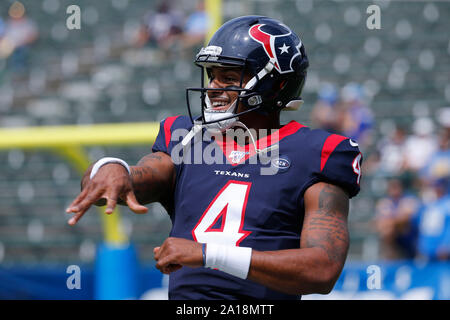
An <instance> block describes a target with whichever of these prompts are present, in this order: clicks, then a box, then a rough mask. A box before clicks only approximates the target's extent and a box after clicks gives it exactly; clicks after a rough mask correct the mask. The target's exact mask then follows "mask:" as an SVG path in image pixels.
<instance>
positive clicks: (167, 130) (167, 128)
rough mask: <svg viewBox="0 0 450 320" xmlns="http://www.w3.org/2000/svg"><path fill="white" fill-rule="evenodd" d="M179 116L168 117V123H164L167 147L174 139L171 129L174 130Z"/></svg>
mask: <svg viewBox="0 0 450 320" xmlns="http://www.w3.org/2000/svg"><path fill="white" fill-rule="evenodd" d="M178 117H179V116H174V117H168V118H166V121H164V137H165V138H166V147H167V148H168V147H169V143H170V138H171V137H172V132H171V131H170V129H171V128H172V125H173V123H174V122H175V120H176V119H177V118H178Z"/></svg>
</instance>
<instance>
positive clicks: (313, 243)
mask: <svg viewBox="0 0 450 320" xmlns="http://www.w3.org/2000/svg"><path fill="white" fill-rule="evenodd" d="M304 199H305V218H304V222H303V228H302V233H301V241H300V246H301V248H320V249H321V250H323V252H324V253H325V254H326V256H327V258H328V259H329V261H330V262H331V263H332V264H334V265H335V266H336V268H337V269H338V270H337V271H339V272H340V269H341V268H342V267H343V265H344V263H345V259H346V257H347V252H348V247H349V233H348V228H347V216H348V210H349V197H348V195H347V193H346V192H345V191H344V190H343V189H342V188H340V187H338V186H335V185H332V184H328V183H323V182H320V183H316V184H314V185H312V186H311V187H309V188H308V189H307V190H306V192H305V196H304Z"/></svg>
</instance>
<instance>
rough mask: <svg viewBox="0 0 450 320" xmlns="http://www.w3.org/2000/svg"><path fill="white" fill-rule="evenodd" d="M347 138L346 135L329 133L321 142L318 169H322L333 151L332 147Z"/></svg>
mask: <svg viewBox="0 0 450 320" xmlns="http://www.w3.org/2000/svg"><path fill="white" fill-rule="evenodd" d="M345 139H348V138H347V137H344V136H340V135H338V134H332V135H330V136H329V137H328V138H327V139H326V140H325V143H324V144H323V147H322V153H321V155H320V171H322V170H323V168H324V167H325V164H326V163H327V161H328V158H329V157H330V155H331V154H332V153H333V151H334V149H336V147H337V146H338V144H339V143H341V142H342V141H343V140H345Z"/></svg>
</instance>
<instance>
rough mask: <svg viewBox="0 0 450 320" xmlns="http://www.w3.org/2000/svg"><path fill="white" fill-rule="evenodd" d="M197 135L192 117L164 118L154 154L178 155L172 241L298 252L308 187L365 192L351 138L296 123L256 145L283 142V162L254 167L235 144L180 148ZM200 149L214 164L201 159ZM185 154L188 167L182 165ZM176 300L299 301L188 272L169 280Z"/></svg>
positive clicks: (249, 151)
mask: <svg viewBox="0 0 450 320" xmlns="http://www.w3.org/2000/svg"><path fill="white" fill-rule="evenodd" d="M191 128H192V123H191V121H190V119H189V118H188V117H184V116H178V117H170V118H167V119H165V120H164V121H162V122H161V129H160V132H159V135H158V137H157V139H156V141H155V144H154V145H153V148H152V150H153V152H157V151H161V152H165V153H167V154H169V155H171V156H172V159H174V163H175V167H176V186H175V192H174V195H173V198H172V201H171V202H172V203H171V205H170V206H167V208H168V211H169V215H170V218H171V220H172V224H173V226H172V230H171V233H170V236H172V237H179V238H185V239H190V240H195V241H198V242H201V243H208V242H215V243H219V244H226V245H233V246H242V247H251V248H253V249H254V250H260V251H270V250H282V249H293V248H299V246H300V236H301V229H302V224H303V216H304V203H303V195H304V193H305V191H306V190H307V189H308V187H310V186H311V185H313V184H315V183H317V182H320V181H324V182H328V183H332V184H335V185H338V186H340V187H342V188H343V189H344V190H346V191H347V193H348V194H349V196H350V197H353V196H355V195H356V194H357V193H358V192H359V180H360V177H361V170H360V164H361V160H362V159H361V158H362V156H361V153H360V151H359V149H358V146H357V144H356V143H354V142H353V141H351V140H350V139H348V138H346V137H343V136H340V135H336V134H330V133H328V132H326V131H323V130H312V129H310V128H308V127H306V126H303V125H301V124H299V123H297V122H295V121H291V122H289V123H288V124H286V125H285V126H283V127H282V128H280V129H279V130H277V131H276V133H275V134H272V135H268V136H266V137H264V138H262V139H260V140H258V141H257V146H258V147H259V148H260V149H261V148H262V147H266V146H270V145H271V144H272V142H273V141H279V149H278V150H276V152H277V153H276V157H274V156H273V155H274V154H275V151H273V153H272V152H269V154H270V155H271V156H272V159H270V161H268V160H267V159H265V160H264V159H261V161H255V158H258V157H259V156H257V155H256V154H255V150H254V148H253V146H252V145H247V146H244V147H243V146H240V145H238V144H237V143H236V142H235V140H234V139H228V140H227V139H218V140H217V139H216V140H214V141H211V140H209V141H208V139H200V138H199V139H193V140H192V141H191V142H190V144H189V145H188V149H187V148H185V149H183V148H181V143H180V142H181V140H182V139H183V136H185V134H186V133H187V132H188V131H189V130H190V129H191ZM274 137H276V139H275V138H274ZM204 140H206V141H204ZM199 150H200V151H201V152H200V153H202V152H203V155H204V156H205V155H210V156H211V157H213V158H214V159H215V161H214V162H213V163H211V161H209V160H208V159H206V161H199V159H195V157H198V154H199V152H198V151H199ZM180 154H182V155H183V157H184V159H185V160H187V161H180V159H179V155H180ZM195 160H197V161H195ZM203 160H204V159H203ZM206 162H207V163H206ZM263 169H266V171H263ZM270 169H274V170H272V171H270ZM263 172H264V173H263ZM267 172H268V173H269V174H267ZM273 173H275V174H273ZM169 298H170V299H298V298H299V296H295V295H288V294H285V293H282V292H278V291H275V290H272V289H269V288H267V287H265V286H263V285H261V284H257V283H255V282H253V281H251V280H242V279H239V278H237V277H234V276H231V275H228V274H226V273H224V272H221V271H218V270H211V269H207V268H195V269H193V268H189V267H183V268H181V269H180V270H178V271H176V272H174V273H172V274H171V275H170V281H169Z"/></svg>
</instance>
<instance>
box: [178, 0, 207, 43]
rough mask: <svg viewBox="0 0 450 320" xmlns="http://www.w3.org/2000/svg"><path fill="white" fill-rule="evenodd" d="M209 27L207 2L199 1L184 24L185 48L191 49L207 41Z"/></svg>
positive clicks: (183, 37)
mask: <svg viewBox="0 0 450 320" xmlns="http://www.w3.org/2000/svg"><path fill="white" fill-rule="evenodd" d="M208 27H209V19H208V14H207V13H206V11H205V3H204V1H203V0H200V1H197V5H196V9H195V11H194V12H192V13H191V14H190V15H189V16H188V18H187V20H186V23H185V25H184V29H183V36H182V42H183V48H184V49H189V48H192V47H195V46H198V45H202V44H203V42H204V41H205V37H206V33H207V31H208Z"/></svg>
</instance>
